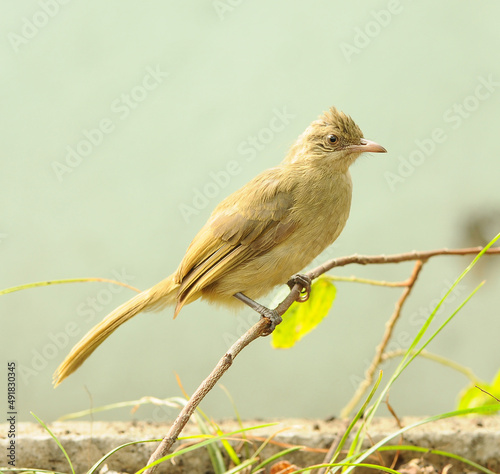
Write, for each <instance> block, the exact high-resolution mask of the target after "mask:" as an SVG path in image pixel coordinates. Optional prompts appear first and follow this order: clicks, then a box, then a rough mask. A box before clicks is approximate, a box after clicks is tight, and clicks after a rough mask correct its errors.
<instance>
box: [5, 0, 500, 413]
mask: <svg viewBox="0 0 500 474" xmlns="http://www.w3.org/2000/svg"><path fill="white" fill-rule="evenodd" d="M499 15H500V4H499V3H498V2H496V1H493V0H489V1H488V0H484V1H482V2H461V3H460V6H458V4H457V2H455V1H453V0H444V1H442V2H439V3H436V2H431V1H430V0H424V1H422V2H413V1H409V0H377V1H373V2H370V3H369V5H368V3H367V2H365V1H362V0H351V1H349V2H340V1H332V0H330V1H319V0H313V1H309V2H293V3H290V2H285V1H284V0H280V1H275V2H264V1H253V2H244V1H236V0H216V1H203V2H202V1H195V2H163V1H160V0H150V1H146V2H131V1H123V0H120V1H118V0H109V1H107V2H100V1H97V0H87V1H85V2H82V1H79V0H72V1H67V0H66V1H62V0H37V1H31V2H28V1H26V2H3V3H2V4H1V6H0V25H1V31H2V41H0V58H1V64H2V75H1V77H0V82H1V87H0V96H1V97H0V101H1V109H0V126H1V130H2V147H1V151H0V156H1V160H2V161H1V173H0V187H1V190H2V211H1V215H0V236H1V238H0V262H1V268H2V271H1V273H0V288H7V287H11V286H14V285H20V284H23V283H29V282H35V281H41V280H54V279H64V278H76V277H102V278H111V279H118V280H120V281H122V282H125V283H127V284H130V285H132V286H134V287H137V288H140V289H146V288H148V287H150V286H152V285H153V284H155V283H156V282H158V281H159V280H160V279H162V278H164V277H166V276H167V275H169V274H170V273H172V272H173V271H174V270H175V269H176V268H177V265H178V264H179V262H180V260H181V259H182V257H183V255H184V252H185V250H186V248H187V246H188V244H189V242H190V241H191V239H192V238H193V237H194V235H195V234H196V233H197V231H198V229H199V228H200V227H201V226H202V225H203V224H204V223H205V221H206V219H207V218H208V216H209V215H210V213H211V211H212V209H213V208H214V207H215V205H216V204H217V203H218V202H219V201H220V200H221V199H223V198H224V197H225V196H227V195H228V194H230V193H231V192H233V191H235V190H236V189H238V188H239V187H241V186H242V185H243V184H245V183H246V182H247V181H248V180H249V179H251V178H252V177H253V176H255V175H256V174H258V173H259V172H261V171H262V170H264V169H266V168H269V167H271V166H274V165H276V164H277V163H279V162H280V161H281V159H282V158H283V157H284V155H285V154H286V152H287V150H288V148H289V147H290V145H291V144H292V143H293V142H294V140H295V139H296V137H297V136H298V135H299V134H300V133H301V132H302V131H303V130H304V129H305V128H306V127H307V125H308V124H309V123H310V122H311V121H312V120H314V119H316V117H317V116H318V115H319V114H321V113H322V112H323V111H324V110H326V109H327V108H328V107H330V106H331V105H336V106H337V107H339V108H341V109H342V110H344V111H345V112H347V113H349V114H350V115H351V116H352V117H353V118H354V119H355V121H356V122H357V123H358V125H359V126H360V127H361V129H362V130H363V132H364V134H365V136H366V137H367V138H370V139H372V140H375V141H377V142H378V143H380V144H382V145H383V146H385V147H386V148H387V149H388V151H389V153H387V154H386V155H375V154H373V155H366V156H363V157H362V158H361V159H360V160H358V162H357V163H356V164H355V165H354V166H353V168H352V170H351V171H352V176H353V181H354V196H353V205H352V210H351V217H350V219H349V222H348V224H347V227H346V229H345V230H344V232H343V233H342V235H341V237H340V238H339V239H338V241H337V242H336V243H335V244H334V245H333V246H332V247H331V248H329V249H328V250H327V251H325V253H324V254H323V255H322V256H321V257H320V258H319V259H317V260H316V262H315V263H316V264H318V263H321V262H322V261H323V260H326V259H329V258H334V257H339V256H344V255H350V254H353V253H359V254H382V253H385V254H390V253H397V252H405V251H410V250H414V249H416V250H430V249H434V248H442V247H449V248H454V247H463V246H475V245H483V244H485V243H486V242H487V241H488V240H490V239H491V238H493V237H494V235H495V234H496V233H497V232H498V231H500V193H499V172H500V160H499V159H498V156H499V152H498V135H499V132H500V119H499V111H500V63H499V62H498V58H497V54H496V53H497V52H498V51H499V49H500V30H499V29H498V16H499ZM276 123H278V124H280V125H279V126H278V127H276V126H274V129H272V128H271V124H274V125H275V124H276ZM471 259H472V257H438V258H435V259H433V260H432V261H430V262H429V263H427V264H426V265H425V267H424V270H423V272H422V274H421V276H420V278H419V281H418V282H417V285H416V287H415V289H414V291H413V293H412V295H411V297H410V298H409V300H408V301H407V304H406V306H405V308H404V311H403V314H402V317H401V320H400V322H399V323H398V325H397V326H396V328H395V332H394V338H393V343H392V345H390V348H391V349H399V348H405V347H407V346H408V343H409V341H410V338H411V337H413V336H414V335H415V334H416V333H417V332H418V330H419V328H420V327H421V325H422V323H423V321H424V319H425V317H426V316H428V315H429V313H430V312H431V311H432V309H433V308H434V306H435V305H436V303H437V301H438V300H439V298H440V297H441V296H442V295H443V294H444V292H446V291H447V290H448V289H449V287H450V286H451V284H452V282H453V281H454V280H455V278H456V277H457V276H458V275H459V274H460V273H461V272H462V270H463V269H464V268H465V267H466V266H467V264H468V263H469V262H470V261H471ZM498 264H499V261H498V257H486V258H484V259H483V261H482V262H480V264H479V265H478V266H477V267H476V268H475V269H474V272H472V273H471V274H470V275H468V276H467V278H466V279H465V280H464V281H463V282H462V283H461V284H460V286H459V287H458V288H457V290H456V291H455V292H454V293H453V294H452V295H451V297H450V299H449V300H448V301H447V302H446V303H445V305H444V307H443V310H442V311H441V312H440V313H439V315H438V317H437V321H436V324H440V323H442V322H443V321H444V319H445V318H446V317H447V316H449V315H450V314H451V313H452V312H453V311H454V310H455V308H456V307H457V306H458V305H459V304H460V303H461V302H462V301H463V300H464V299H465V298H466V297H467V295H468V294H469V293H470V292H471V291H472V290H473V289H474V288H475V287H476V285H477V284H478V283H479V282H480V281H481V280H482V279H486V280H487V281H486V284H485V285H484V287H483V288H482V289H481V290H480V291H479V292H478V293H477V294H476V295H475V296H474V298H473V299H472V300H471V301H470V302H469V303H468V304H467V306H466V307H465V308H464V309H463V310H462V311H461V312H460V313H459V315H458V316H457V317H456V319H455V320H454V321H453V323H452V324H451V325H450V326H449V327H447V328H446V330H445V331H444V332H443V333H442V334H441V335H440V336H439V337H438V338H437V339H436V340H435V341H433V343H432V344H431V345H430V346H429V350H430V351H432V352H435V353H437V354H440V355H442V356H445V357H448V358H451V359H453V360H455V361H457V362H459V363H461V364H464V365H465V366H467V367H470V368H472V369H473V370H474V371H475V372H476V374H477V375H478V376H479V377H481V378H483V379H485V380H491V379H492V378H493V377H494V375H495V373H496V372H497V370H498V369H499V368H500V356H499V353H498V334H499V330H500V320H499V318H498V316H499V315H498V294H499V290H500V279H499V276H498V275H499V272H498ZM412 266H413V264H412V263H405V264H398V265H380V266H369V267H363V268H362V267H358V266H349V267H345V268H342V269H338V270H336V271H335V272H334V274H336V275H344V276H350V275H356V276H359V277H365V278H374V279H381V280H402V279H406V278H407V277H408V276H409V274H410V272H411V269H412ZM337 288H338V294H337V299H336V301H335V304H334V306H333V309H332V311H331V312H330V314H329V316H328V317H327V318H326V319H325V320H324V322H323V323H322V325H321V326H320V329H319V330H316V331H315V332H313V333H311V334H309V335H308V336H306V337H305V338H304V339H303V340H302V341H300V342H299V343H298V344H297V345H296V346H295V347H294V348H292V349H290V350H286V351H284V350H281V351H278V350H274V349H272V348H271V347H270V340H269V338H267V339H264V338H263V339H261V340H259V341H256V342H254V343H253V344H252V345H251V346H250V347H248V348H247V349H246V350H244V351H243V353H242V354H241V355H240V356H239V357H238V359H237V360H236V362H235V364H234V365H233V367H232V368H231V370H230V371H229V372H228V373H227V374H226V375H225V376H224V378H223V379H222V384H223V385H224V386H225V387H227V389H228V390H229V392H230V393H231V394H232V397H233V398H234V400H235V403H236V405H237V407H238V409H239V411H240V413H241V416H242V417H244V418H250V417H259V418H271V417H286V416H287V417H319V418H326V417H329V416H336V415H338V414H339V412H340V410H341V408H342V407H343V406H344V405H345V404H346V403H347V401H348V400H349V399H350V398H351V396H352V394H353V392H354V390H355V388H356V387H357V384H358V383H359V381H360V380H361V379H362V378H363V374H364V371H365V370H366V368H367V367H368V364H369V361H370V360H371V358H372V356H373V353H374V349H375V346H376V345H377V344H378V343H379V342H380V340H381V337H382V334H383V331H384V324H385V321H386V320H387V319H388V318H389V316H390V315H391V313H392V311H393V309H394V304H395V302H396V300H397V298H398V297H399V295H400V293H401V289H394V288H380V287H369V286H366V285H359V284H353V283H338V285H337ZM134 294H135V293H134V292H133V291H131V290H128V289H125V288H122V287H113V286H110V285H109V284H108V283H79V284H71V285H55V286H50V287H43V288H35V289H30V290H26V291H21V292H17V293H12V294H7V295H4V296H2V297H1V298H0V313H1V328H2V330H1V333H2V341H1V349H0V350H1V351H2V364H4V367H5V368H4V369H3V370H2V371H1V373H2V374H6V364H7V361H11V360H14V361H16V362H17V364H18V387H17V391H18V403H19V405H18V411H19V418H20V419H21V420H30V419H31V417H30V415H29V411H30V410H32V411H34V412H35V413H36V414H37V415H38V416H40V417H41V418H43V419H44V420H46V421H49V420H53V419H56V418H58V417H60V416H62V415H64V414H66V413H69V412H73V411H78V410H83V409H87V408H89V407H98V406H101V405H105V404H109V403H115V402H121V401H126V400H134V399H138V398H140V397H142V396H147V395H149V396H155V397H159V398H166V397H170V396H175V395H180V394H181V391H180V389H179V387H178V386H177V383H176V380H175V375H174V374H175V373H177V374H179V377H180V378H181V380H182V382H183V384H184V387H185V389H186V391H187V392H188V393H192V392H193V391H194V390H195V388H196V387H197V386H198V384H199V382H200V381H201V380H202V379H203V378H204V377H205V376H206V375H207V374H208V373H209V372H210V370H211V369H212V367H213V366H214V365H215V364H216V362H217V361H218V360H219V358H220V357H221V356H222V355H223V354H224V352H225V350H226V349H227V348H228V347H229V345H230V343H231V342H233V341H234V339H235V338H236V337H237V336H239V335H240V334H241V333H242V332H244V331H245V330H246V329H247V328H248V327H249V325H250V324H252V323H253V322H255V321H256V320H257V317H256V315H255V314H253V313H252V312H251V311H250V310H244V311H242V312H240V313H238V314H237V315H234V314H231V312H229V311H227V310H224V309H217V308H215V307H212V306H210V305H208V304H207V303H204V302H195V303H194V304H191V305H189V306H188V307H185V308H184V309H183V310H182V313H181V315H180V317H179V318H178V319H176V320H175V321H173V320H172V310H171V309H167V310H165V311H163V312H161V313H145V314H142V315H140V316H138V317H136V318H135V319H133V320H132V321H131V322H129V323H127V324H126V325H124V326H123V327H121V328H120V329H119V330H118V331H117V332H116V333H115V334H113V336H112V337H111V338H110V339H109V340H107V341H106V343H105V344H104V345H103V346H101V347H100V348H99V349H98V350H97V351H96V352H95V353H94V354H93V355H92V357H91V358H90V359H89V360H88V361H87V362H86V363H85V364H84V366H82V368H81V369H80V370H79V371H78V372H77V373H75V374H74V375H72V376H71V377H70V378H69V379H68V380H66V381H65V382H64V383H63V384H62V385H61V386H60V387H59V388H58V389H57V390H54V389H53V388H52V385H51V378H52V373H53V371H54V370H55V369H56V367H57V366H58V364H59V363H60V362H61V361H62V359H63V358H64V357H65V356H66V354H67V353H68V352H69V350H70V348H71V347H72V346H73V345H74V344H75V343H76V342H77V341H78V340H79V339H80V337H81V336H82V335H83V334H84V333H85V332H86V331H87V330H89V329H90V328H91V327H92V326H94V325H95V324H96V323H97V322H98V321H100V320H101V319H102V318H103V317H104V316H105V315H106V314H107V313H108V312H109V311H110V310H112V309H113V308H115V307H116V306H118V305H119V304H121V303H122V302H124V301H125V300H127V299H129V298H130V297H132V296H133V295H134ZM263 302H264V303H267V302H269V299H267V300H265V301H263ZM394 364H395V362H392V363H387V364H385V365H384V366H383V368H384V380H388V378H389V377H390V374H391V373H392V370H393V368H394V366H395V365H394ZM1 384H2V385H1V386H2V390H3V389H4V387H5V384H6V375H4V376H2V377H1ZM466 385H467V379H466V378H465V377H464V376H463V375H461V374H459V373H457V372H454V371H452V370H451V369H449V368H446V367H442V366H439V365H436V364H434V363H432V362H430V361H428V360H416V361H415V362H414V363H413V364H412V366H410V368H409V369H408V370H407V371H406V372H405V373H404V374H403V376H402V377H401V379H400V380H399V383H398V384H396V386H395V388H394V390H393V391H392V392H391V394H390V402H391V404H392V406H393V408H394V410H395V411H396V412H397V413H398V414H399V415H423V414H436V413H439V412H441V411H446V410H451V409H453V408H454V406H455V403H456V399H457V395H458V393H459V391H460V390H461V389H462V388H464V387H465V386H466ZM4 393H5V392H4ZM201 407H202V409H204V410H205V411H206V412H207V413H209V414H210V415H211V416H213V417H216V418H220V417H228V416H233V411H232V408H231V404H230V403H229V401H228V399H227V397H226V395H225V394H224V392H223V391H222V390H221V389H220V388H219V387H216V388H215V389H214V390H213V392H212V393H210V394H209V395H208V397H207V398H206V400H205V401H204V402H203V403H202V405H201ZM174 414H175V412H174V411H169V410H158V409H154V408H152V407H143V408H141V409H140V410H138V411H137V412H136V413H135V414H130V412H129V411H127V410H126V409H123V410H120V411H114V412H109V413H102V414H101V413H100V414H96V415H94V419H131V418H138V419H150V420H157V421H161V420H163V419H167V418H171V417H172V416H173V415H174Z"/></svg>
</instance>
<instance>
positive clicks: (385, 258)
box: [307, 247, 500, 279]
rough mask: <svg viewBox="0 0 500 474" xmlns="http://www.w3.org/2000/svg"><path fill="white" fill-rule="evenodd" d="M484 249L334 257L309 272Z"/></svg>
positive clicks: (498, 251)
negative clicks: (353, 264)
mask: <svg viewBox="0 0 500 474" xmlns="http://www.w3.org/2000/svg"><path fill="white" fill-rule="evenodd" d="M481 250H483V247H469V248H463V249H437V250H427V251H424V252H417V251H413V252H407V253H397V254H394V255H351V256H349V257H340V258H334V259H333V260H328V261H327V262H325V263H323V264H322V265H319V266H318V267H316V268H314V269H312V270H311V271H310V272H308V273H307V275H308V276H310V277H311V279H314V278H317V277H318V276H319V275H322V274H323V273H325V272H327V271H328V270H331V269H332V268H336V267H344V266H346V265H350V264H352V263H357V264H358V265H369V264H374V263H399V262H408V261H410V260H422V261H424V262H425V261H426V260H427V259H429V258H431V257H436V256H438V255H472V254H478V253H479V252H481ZM485 253H486V254H500V247H491V248H489V249H488V250H487V251H486V252H485Z"/></svg>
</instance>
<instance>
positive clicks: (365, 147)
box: [347, 138, 387, 153]
mask: <svg viewBox="0 0 500 474" xmlns="http://www.w3.org/2000/svg"><path fill="white" fill-rule="evenodd" d="M347 149H348V150H349V151H350V152H352V153H368V152H372V153H387V150H386V149H385V148H384V147H383V146H382V145H379V144H378V143H376V142H372V141H371V140H367V139H366V138H362V139H361V143H360V144H359V145H349V146H348V147H347Z"/></svg>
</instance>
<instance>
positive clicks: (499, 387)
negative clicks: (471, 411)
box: [458, 371, 500, 414]
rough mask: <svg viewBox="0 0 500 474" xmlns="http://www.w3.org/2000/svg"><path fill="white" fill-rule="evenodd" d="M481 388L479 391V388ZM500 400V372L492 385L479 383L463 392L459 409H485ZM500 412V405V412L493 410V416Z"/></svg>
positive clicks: (499, 406) (471, 385)
mask: <svg viewBox="0 0 500 474" xmlns="http://www.w3.org/2000/svg"><path fill="white" fill-rule="evenodd" d="M476 385H477V387H481V388H482V390H484V391H485V392H488V393H485V392H483V391H482V390H479V389H478V388H477V387H476ZM493 397H494V398H497V399H498V398H500V371H498V373H497V374H496V376H495V378H494V379H493V383H492V384H491V385H490V384H489V383H486V382H478V383H475V384H470V385H469V386H468V387H467V388H465V389H464V390H462V392H461V393H460V398H459V400H458V409H463V408H475V407H484V406H486V405H491V404H492V403H494V402H495V400H494V398H493ZM499 410H500V404H499V405H498V410H492V411H491V414H493V413H497V412H498V411H499Z"/></svg>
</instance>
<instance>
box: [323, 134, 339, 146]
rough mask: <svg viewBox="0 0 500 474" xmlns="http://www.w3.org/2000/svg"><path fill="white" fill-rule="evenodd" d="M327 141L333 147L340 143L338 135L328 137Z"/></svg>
mask: <svg viewBox="0 0 500 474" xmlns="http://www.w3.org/2000/svg"><path fill="white" fill-rule="evenodd" d="M326 139H327V140H328V143H331V144H332V145H333V144H334V143H337V142H338V141H339V139H338V137H337V135H328V136H327V137H326Z"/></svg>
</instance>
